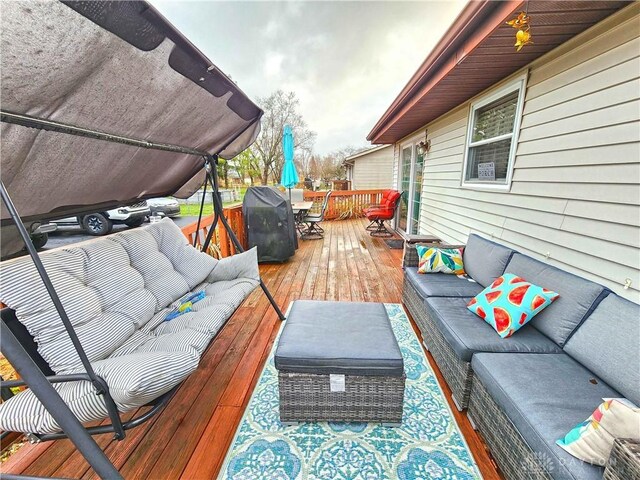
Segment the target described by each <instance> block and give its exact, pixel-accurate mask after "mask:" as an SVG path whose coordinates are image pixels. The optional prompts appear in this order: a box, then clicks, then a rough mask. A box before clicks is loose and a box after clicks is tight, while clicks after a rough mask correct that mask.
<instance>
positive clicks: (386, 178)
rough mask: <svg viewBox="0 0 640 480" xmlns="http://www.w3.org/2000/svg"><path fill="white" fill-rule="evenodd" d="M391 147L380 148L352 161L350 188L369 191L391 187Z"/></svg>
mask: <svg viewBox="0 0 640 480" xmlns="http://www.w3.org/2000/svg"><path fill="white" fill-rule="evenodd" d="M392 172H393V147H392V146H389V147H387V148H382V149H380V150H376V151H374V152H371V153H368V154H364V155H362V156H360V157H357V158H355V159H354V162H353V167H352V171H351V175H352V178H351V188H352V189H354V190H369V189H377V188H391V187H392V185H393V176H392Z"/></svg>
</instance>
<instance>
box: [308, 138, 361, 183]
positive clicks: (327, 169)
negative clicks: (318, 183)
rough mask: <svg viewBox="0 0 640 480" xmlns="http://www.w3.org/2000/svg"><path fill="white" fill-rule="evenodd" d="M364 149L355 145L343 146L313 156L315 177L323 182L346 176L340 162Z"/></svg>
mask: <svg viewBox="0 0 640 480" xmlns="http://www.w3.org/2000/svg"><path fill="white" fill-rule="evenodd" d="M363 150H366V148H356V147H351V146H348V147H343V148H340V149H338V150H335V151H333V152H331V153H328V154H327V155H323V156H322V157H320V158H317V157H316V158H315V160H316V166H315V172H314V173H315V175H316V178H320V179H321V180H322V181H323V182H324V183H325V184H328V183H330V182H331V181H332V180H341V179H344V178H345V176H346V171H345V168H344V166H343V165H342V162H344V159H345V158H347V157H348V156H349V155H353V154H354V153H358V152H361V151H363Z"/></svg>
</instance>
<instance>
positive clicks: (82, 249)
mask: <svg viewBox="0 0 640 480" xmlns="http://www.w3.org/2000/svg"><path fill="white" fill-rule="evenodd" d="M40 257H41V259H42V261H43V264H44V265H45V268H46V270H47V272H48V274H49V276H50V278H51V281H52V283H53V285H54V287H55V288H56V291H57V292H58V295H59V296H60V299H61V301H62V304H63V305H64V307H65V310H66V311H67V314H68V316H69V320H70V321H71V323H72V324H73V326H74V329H75V331H76V333H77V335H78V338H79V339H80V342H81V343H82V346H83V348H84V350H85V352H86V353H87V356H88V358H89V361H90V362H91V364H92V365H93V367H94V369H95V370H96V373H97V374H98V375H100V376H102V377H103V378H104V379H105V381H106V382H107V384H108V385H109V388H110V390H111V394H112V397H113V399H114V401H115V402H116V404H117V406H118V408H119V409H120V410H121V411H127V410H131V409H133V408H137V407H139V406H142V405H145V404H146V403H148V402H149V401H151V400H153V399H155V398H157V397H158V396H160V395H162V394H163V393H165V392H167V391H169V390H170V389H171V388H173V387H174V386H176V385H178V384H180V382H182V381H183V380H184V379H185V378H186V377H187V376H188V375H189V374H190V373H191V372H192V371H193V370H195V369H196V368H197V365H198V361H199V358H200V356H201V355H202V353H203V352H204V350H205V349H206V347H207V346H208V345H209V343H210V342H211V340H212V339H213V338H214V337H215V335H216V334H217V333H218V331H219V330H220V328H222V326H223V325H224V323H225V322H226V320H227V319H228V318H229V317H230V316H231V315H232V314H233V312H234V311H235V309H236V308H237V307H238V306H239V305H240V304H241V303H242V301H243V300H244V299H245V298H246V297H247V295H249V293H251V291H253V289H254V288H255V287H256V286H257V285H258V284H259V281H260V279H259V272H258V263H257V255H256V250H255V249H252V250H250V251H248V252H245V253H242V254H239V255H234V256H232V257H227V258H224V259H222V260H219V261H218V260H216V259H214V258H212V257H210V256H209V255H206V254H204V253H201V252H199V251H197V250H196V249H194V248H193V247H191V246H190V245H188V244H187V241H186V238H185V237H184V236H183V235H182V232H181V231H180V229H179V228H178V227H177V226H176V225H175V224H174V223H173V221H171V220H170V219H165V220H163V221H161V222H158V223H155V224H152V225H150V226H148V227H144V228H138V229H135V230H128V231H125V232H122V233H118V234H115V235H110V236H109V237H105V238H102V239H97V240H91V241H89V242H84V243H80V244H77V245H76V246H73V247H70V248H64V249H60V250H53V251H50V252H46V253H43V254H41V256H40ZM0 281H1V282H2V287H3V288H2V295H1V296H2V298H0V300H1V301H2V302H3V303H5V304H6V305H8V306H9V307H11V308H12V309H14V310H15V312H16V317H17V318H18V320H19V321H20V322H21V323H22V324H23V325H24V326H25V327H26V328H27V330H28V331H29V333H30V334H31V335H32V336H33V338H34V340H35V341H36V343H37V345H38V353H39V354H40V355H41V356H42V357H43V358H44V360H45V361H46V362H47V363H48V364H49V366H50V367H51V369H52V370H53V371H54V372H56V373H57V374H66V373H75V372H82V371H84V370H83V367H82V364H81V363H80V360H79V357H78V354H77V352H76V351H75V349H74V347H73V344H72V343H71V340H70V338H69V335H68V334H67V332H66V330H65V329H64V326H63V325H62V322H61V320H60V318H59V316H58V314H57V312H56V310H55V308H54V306H53V303H52V302H51V299H50V297H49V296H48V293H47V292H46V290H45V288H44V286H43V284H42V282H41V280H40V278H39V277H38V275H37V272H36V270H35V267H34V266H33V263H32V262H31V259H30V258H28V257H23V258H18V259H15V260H10V261H8V262H4V263H3V264H2V265H1V266H0ZM199 291H204V292H205V297H204V299H202V300H200V301H198V302H197V303H195V304H193V307H192V311H191V312H188V313H185V314H183V315H180V316H178V317H176V318H174V319H172V320H170V321H166V320H165V318H166V316H167V314H168V313H169V312H171V311H172V310H173V309H174V308H176V307H177V306H178V305H180V303H181V299H182V298H183V297H185V295H187V294H189V293H190V292H199ZM55 388H56V389H57V390H58V391H59V392H60V394H61V395H62V396H63V398H64V399H65V401H66V402H67V403H68V404H69V406H70V407H71V409H72V410H73V411H74V413H75V414H76V415H77V416H78V418H79V419H80V420H81V421H82V422H86V421H91V420H100V419H103V418H104V417H105V416H106V415H107V410H106V408H105V406H104V401H103V398H102V397H101V396H97V395H95V393H94V392H93V390H92V387H91V385H90V384H89V383H88V382H72V383H66V384H59V385H56V387H55ZM0 428H1V429H3V430H13V431H22V432H30V433H51V432H55V431H58V430H59V427H58V426H57V424H56V422H55V421H54V420H53V418H52V417H51V416H50V415H49V413H48V412H46V410H44V407H43V406H42V405H41V404H40V402H39V401H38V400H37V399H36V398H35V396H34V395H33V394H32V393H31V392H30V391H29V390H25V391H23V392H21V393H20V394H18V395H17V396H15V397H13V398H11V399H10V400H8V401H6V402H4V403H2V404H0Z"/></svg>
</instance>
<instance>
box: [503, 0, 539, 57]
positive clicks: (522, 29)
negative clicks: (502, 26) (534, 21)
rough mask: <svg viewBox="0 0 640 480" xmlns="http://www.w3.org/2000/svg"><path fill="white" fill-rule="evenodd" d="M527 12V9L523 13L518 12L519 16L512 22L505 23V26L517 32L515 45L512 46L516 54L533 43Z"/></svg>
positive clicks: (529, 18)
mask: <svg viewBox="0 0 640 480" xmlns="http://www.w3.org/2000/svg"><path fill="white" fill-rule="evenodd" d="M527 3H528V2H527ZM527 7H528V5H527ZM527 11H528V8H527V9H526V10H525V11H524V12H520V14H519V15H518V16H517V17H516V18H514V19H513V20H509V21H508V22H507V25H509V26H511V27H513V28H515V29H516V30H518V31H517V32H516V43H515V45H514V47H516V52H519V51H520V50H521V49H522V47H524V46H525V45H529V44H530V43H533V40H531V25H530V20H531V17H529V15H528V13H527Z"/></svg>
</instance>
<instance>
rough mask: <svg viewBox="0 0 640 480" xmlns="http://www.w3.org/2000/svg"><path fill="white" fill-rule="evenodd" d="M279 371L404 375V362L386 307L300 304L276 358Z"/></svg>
mask: <svg viewBox="0 0 640 480" xmlns="http://www.w3.org/2000/svg"><path fill="white" fill-rule="evenodd" d="M275 365H276V368H277V369H278V370H282V371H287V372H300V373H317V374H328V373H341V374H347V375H385V376H401V375H402V374H403V372H404V363H403V361H402V354H401V353H400V347H399V346H398V342H397V341H396V337H395V335H394V333H393V330H392V329H391V322H390V321H389V317H388V316H387V310H386V309H385V307H384V305H383V304H381V303H360V302H320V301H308V300H298V301H296V302H294V303H293V306H292V307H291V311H290V312H289V315H288V316H287V320H286V322H285V325H284V329H283V331H282V335H281V336H280V340H279V342H278V347H277V349H276V354H275Z"/></svg>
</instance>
